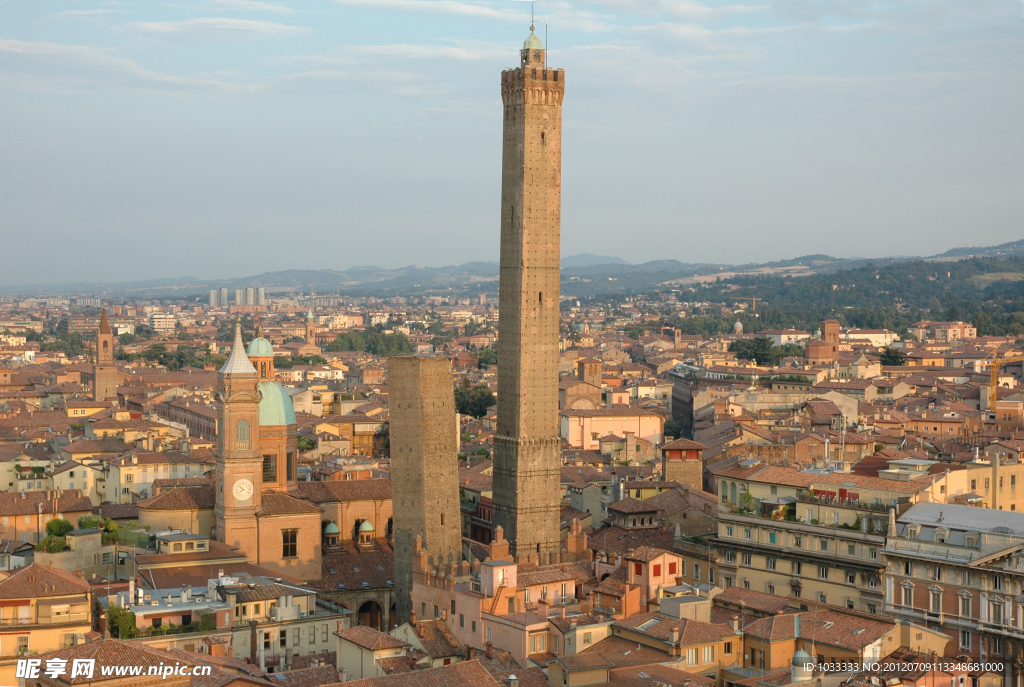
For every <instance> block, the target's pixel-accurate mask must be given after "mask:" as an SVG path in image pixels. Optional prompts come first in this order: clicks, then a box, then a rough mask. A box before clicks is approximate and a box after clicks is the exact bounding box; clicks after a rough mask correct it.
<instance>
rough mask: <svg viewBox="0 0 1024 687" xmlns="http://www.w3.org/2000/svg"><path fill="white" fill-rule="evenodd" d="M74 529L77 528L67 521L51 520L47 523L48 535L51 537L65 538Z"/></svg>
mask: <svg viewBox="0 0 1024 687" xmlns="http://www.w3.org/2000/svg"><path fill="white" fill-rule="evenodd" d="M73 529H75V526H74V525H72V524H71V523H70V522H69V521H67V520H51V521H50V522H48V523H46V533H47V534H48V535H50V536H51V537H63V536H64V535H65V534H67V533H68V532H70V531H71V530H73Z"/></svg>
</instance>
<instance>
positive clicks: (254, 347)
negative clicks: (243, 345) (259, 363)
mask: <svg viewBox="0 0 1024 687" xmlns="http://www.w3.org/2000/svg"><path fill="white" fill-rule="evenodd" d="M245 353H246V355H248V356H249V357H250V358H273V357H274V345H273V344H272V343H270V342H269V341H267V340H266V339H264V338H263V337H262V336H257V337H256V338H255V339H253V340H252V341H250V342H249V348H247V349H245Z"/></svg>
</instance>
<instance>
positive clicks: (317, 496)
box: [299, 478, 391, 503]
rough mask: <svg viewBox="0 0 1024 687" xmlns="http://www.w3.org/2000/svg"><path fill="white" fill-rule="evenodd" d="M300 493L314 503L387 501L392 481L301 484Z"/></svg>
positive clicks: (333, 481) (370, 480)
mask: <svg viewBox="0 0 1024 687" xmlns="http://www.w3.org/2000/svg"><path fill="white" fill-rule="evenodd" d="M299 491H301V492H302V495H303V496H304V497H305V498H307V499H309V500H310V501H312V502H313V503H329V502H339V503H344V502H347V501H387V500H388V499H390V498H391V479H390V478H388V479H360V480H337V481H335V480H332V481H328V482H299Z"/></svg>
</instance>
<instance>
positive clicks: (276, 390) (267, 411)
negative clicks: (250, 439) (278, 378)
mask: <svg viewBox="0 0 1024 687" xmlns="http://www.w3.org/2000/svg"><path fill="white" fill-rule="evenodd" d="M260 394H261V396H262V397H263V398H262V400H260V427H279V426H281V425H294V424H296V423H295V406H294V405H293V404H292V397H291V396H289V395H288V392H287V391H285V390H284V387H283V386H281V385H280V384H279V383H278V382H271V381H262V382H260Z"/></svg>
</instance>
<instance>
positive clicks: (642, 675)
mask: <svg viewBox="0 0 1024 687" xmlns="http://www.w3.org/2000/svg"><path fill="white" fill-rule="evenodd" d="M788 674H789V673H788V672H787V675H788ZM608 684H609V685H611V687H669V686H672V687H675V686H676V685H686V686H687V687H715V685H716V684H717V682H716V681H715V680H714V679H713V678H710V677H704V676H703V675H697V674H696V673H688V672H686V671H685V670H679V669H678V668H675V667H673V666H665V665H661V664H658V663H649V664H646V665H637V666H630V667H628V668H615V669H614V670H611V671H609V672H608ZM736 684H739V683H736Z"/></svg>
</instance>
